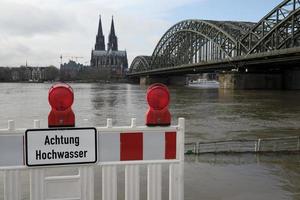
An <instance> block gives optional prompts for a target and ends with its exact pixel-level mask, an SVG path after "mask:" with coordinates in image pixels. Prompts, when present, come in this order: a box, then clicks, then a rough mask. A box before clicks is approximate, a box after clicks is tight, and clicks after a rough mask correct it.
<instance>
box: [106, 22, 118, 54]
mask: <svg viewBox="0 0 300 200" xmlns="http://www.w3.org/2000/svg"><path fill="white" fill-rule="evenodd" d="M107 49H108V50H112V51H118V38H117V36H116V33H115V25H114V17H113V16H112V20H111V26H110V32H109V36H108V44H107Z"/></svg>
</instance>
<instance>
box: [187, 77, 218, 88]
mask: <svg viewBox="0 0 300 200" xmlns="http://www.w3.org/2000/svg"><path fill="white" fill-rule="evenodd" d="M188 86H189V87H198V88H219V86H220V83H219V82H218V81H216V80H211V81H209V80H207V79H197V80H192V81H190V82H189V85H188Z"/></svg>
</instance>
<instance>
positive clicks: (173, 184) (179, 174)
mask: <svg viewBox="0 0 300 200" xmlns="http://www.w3.org/2000/svg"><path fill="white" fill-rule="evenodd" d="M184 132H185V120H184V118H179V120H178V131H177V136H178V137H177V138H178V140H177V147H178V151H177V152H176V154H177V156H176V157H177V158H178V159H179V162H180V163H179V164H171V165H170V167H169V173H170V174H169V200H184Z"/></svg>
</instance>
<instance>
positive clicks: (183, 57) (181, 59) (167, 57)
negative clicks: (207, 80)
mask: <svg viewBox="0 0 300 200" xmlns="http://www.w3.org/2000/svg"><path fill="white" fill-rule="evenodd" d="M237 24H238V22H236V23H234V22H217V21H209V20H184V21H181V22H179V23H177V24H175V25H174V26H172V27H171V28H170V29H169V30H167V32H166V33H165V34H164V35H163V36H162V38H161V39H160V41H159V42H158V44H157V45H156V47H155V49H154V51H153V54H152V60H151V63H150V68H151V69H155V68H161V67H162V66H164V67H172V66H175V65H180V64H183V63H184V64H188V63H197V62H208V61H210V60H218V59H224V58H228V59H230V58H231V57H234V56H236V55H237V48H238V46H239V45H240V44H239V41H238V38H240V37H241V36H242V35H244V34H245V31H246V30H248V29H250V28H249V27H250V25H252V23H244V26H243V25H241V24H240V26H238V25H237Z"/></svg>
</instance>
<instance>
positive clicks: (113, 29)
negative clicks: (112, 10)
mask: <svg viewBox="0 0 300 200" xmlns="http://www.w3.org/2000/svg"><path fill="white" fill-rule="evenodd" d="M109 34H110V35H113V36H116V33H115V25H114V16H112V19H111V26H110V33H109Z"/></svg>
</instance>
